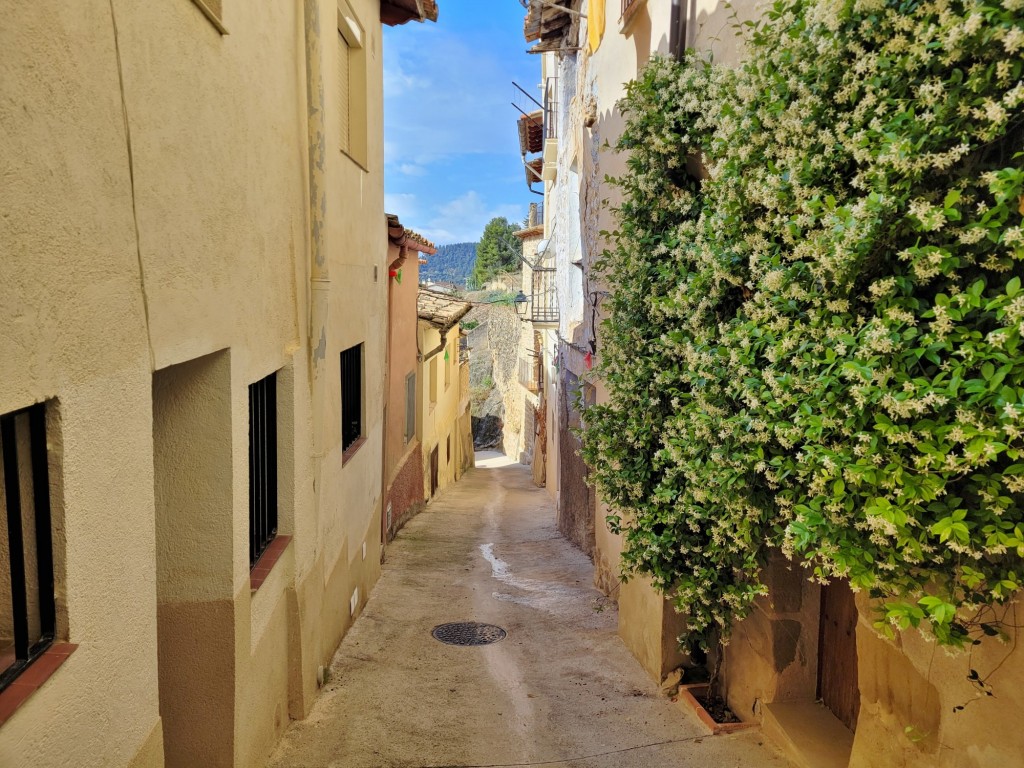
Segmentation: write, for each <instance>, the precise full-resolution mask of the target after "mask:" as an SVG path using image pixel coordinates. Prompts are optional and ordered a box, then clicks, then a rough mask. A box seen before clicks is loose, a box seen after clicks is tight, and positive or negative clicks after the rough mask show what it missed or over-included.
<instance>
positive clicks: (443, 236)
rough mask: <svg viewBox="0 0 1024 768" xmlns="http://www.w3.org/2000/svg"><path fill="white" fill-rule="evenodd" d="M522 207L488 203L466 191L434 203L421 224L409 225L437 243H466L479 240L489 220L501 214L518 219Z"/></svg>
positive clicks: (522, 210)
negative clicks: (432, 210) (439, 202)
mask: <svg viewBox="0 0 1024 768" xmlns="http://www.w3.org/2000/svg"><path fill="white" fill-rule="evenodd" d="M525 210H526V205H525V204H523V205H518V204H500V205H488V204H487V203H486V202H485V201H484V200H483V198H482V197H481V196H480V194H479V193H478V192H476V191H475V190H470V191H469V192H466V193H465V194H464V195H461V196H459V197H456V198H454V199H453V200H449V201H447V202H445V203H442V204H440V205H439V206H437V208H436V210H435V212H434V215H433V216H431V217H430V218H429V221H427V222H426V223H425V224H424V225H420V226H417V225H416V224H415V223H414V224H412V226H413V228H414V229H416V230H417V231H418V232H420V233H421V234H423V235H424V236H426V237H428V238H430V239H431V240H433V241H434V242H437V243H442V244H443V243H468V242H475V241H477V240H479V239H480V235H481V234H483V231H484V227H485V226H486V225H487V222H489V221H490V220H491V219H493V218H495V217H498V216H504V217H505V218H506V219H508V220H509V221H513V222H515V221H520V220H521V219H522V218H523V216H524V214H525Z"/></svg>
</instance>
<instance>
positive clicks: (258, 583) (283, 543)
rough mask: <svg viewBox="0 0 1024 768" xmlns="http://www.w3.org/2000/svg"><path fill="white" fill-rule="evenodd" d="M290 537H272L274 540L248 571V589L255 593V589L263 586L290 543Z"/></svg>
mask: <svg viewBox="0 0 1024 768" xmlns="http://www.w3.org/2000/svg"><path fill="white" fill-rule="evenodd" d="M291 540H292V537H291V536H282V535H280V534H278V535H277V536H275V537H274V540H273V541H272V542H270V544H268V545H267V548H266V549H265V550H264V551H263V554H262V555H260V559H259V560H257V561H256V565H254V566H253V567H252V570H251V571H249V589H251V590H252V591H253V592H255V591H256V590H257V589H259V588H260V587H262V586H263V582H264V581H266V580H267V578H268V577H269V576H270V572H271V571H272V570H273V569H274V566H275V565H276V564H277V561H278V560H280V559H281V555H283V554H284V551H285V550H286V549H287V548H288V545H289V544H290V543H291Z"/></svg>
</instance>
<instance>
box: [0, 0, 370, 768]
mask: <svg viewBox="0 0 1024 768" xmlns="http://www.w3.org/2000/svg"><path fill="white" fill-rule="evenodd" d="M350 4H351V7H352V10H353V11H354V12H355V15H356V17H357V18H358V20H359V22H360V24H361V25H362V27H363V30H364V32H365V35H364V42H365V52H366V62H367V68H366V69H367V78H366V93H367V95H368V99H367V110H366V114H365V121H366V135H367V149H366V153H365V160H362V158H361V162H360V163H358V164H357V163H356V162H354V161H353V160H352V159H351V158H350V157H349V156H348V155H346V154H344V153H343V152H341V151H340V149H339V148H338V147H337V145H336V143H335V142H333V139H332V137H334V136H337V135H338V132H339V131H340V128H339V123H340V112H339V107H338V104H337V102H336V100H334V97H333V96H332V94H335V93H337V88H336V84H335V83H333V81H332V78H333V77H334V76H335V73H336V72H337V66H336V60H335V57H336V56H337V47H336V45H335V43H336V36H337V31H336V27H337V13H338V6H337V3H336V2H334V0H322V1H321V2H320V3H319V4H318V6H317V8H318V17H317V19H316V20H317V21H318V22H319V29H320V32H321V37H322V40H321V42H322V47H321V49H320V50H321V55H322V60H321V61H319V63H318V66H317V67H316V68H315V69H317V70H318V71H320V72H322V77H323V81H324V82H323V86H324V87H323V92H324V94H325V97H326V105H325V110H324V118H325V126H324V128H325V130H324V133H325V136H326V141H325V145H326V147H327V150H328V151H326V152H325V153H324V156H323V161H322V163H320V164H319V167H318V168H317V169H316V174H315V175H318V177H319V178H320V181H321V182H322V184H321V187H320V189H321V193H322V199H323V201H324V203H325V206H324V208H323V209H322V212H321V213H318V214H317V217H318V218H322V221H323V229H322V230H321V231H322V245H323V248H324V252H325V254H326V264H327V265H328V266H329V280H330V282H329V283H320V284H319V287H320V288H322V289H325V290H324V291H323V292H324V294H325V295H326V303H327V306H328V312H327V317H326V322H325V326H324V331H325V333H324V340H325V347H324V348H323V355H322V358H320V362H319V363H318V365H316V366H312V365H311V362H310V357H309V355H308V350H309V349H310V347H311V346H316V341H319V338H317V339H316V340H315V341H314V344H312V345H311V344H310V343H309V327H310V287H311V285H310V247H311V246H310V218H311V215H312V214H311V210H310V204H309V200H310V172H309V170H308V168H309V163H308V155H309V151H308V147H309V135H308V126H307V103H306V93H307V89H306V77H307V69H306V53H305V46H306V24H305V22H304V18H303V4H302V3H291V4H290V3H280V4H271V5H267V6H265V7H262V6H261V7H260V8H259V9H255V8H250V7H249V6H248V5H245V4H227V3H225V16H224V25H225V26H226V27H227V30H228V32H229V34H228V35H227V36H222V35H221V34H220V33H219V31H218V30H217V29H215V28H214V26H213V25H212V24H211V23H210V21H209V20H208V19H207V18H206V17H205V16H204V15H203V14H202V13H201V12H200V11H199V9H198V8H197V6H196V5H195V4H194V3H192V2H190V1H189V0H173V1H172V2H162V3H133V2H128V1H127V0H114V1H113V3H110V2H109V1H108V0H82V1H81V2H76V3H72V4H67V3H57V2H54V1H53V0H43V1H42V2H37V3H29V4H25V3H5V4H4V8H3V10H4V12H5V14H6V19H7V22H6V23H5V24H4V25H2V27H0V50H3V51H4V55H3V56H2V57H0V79H2V81H3V82H4V92H5V100H4V101H3V103H2V104H0V173H2V175H3V178H4V184H3V185H2V187H0V210H2V211H3V212H4V216H3V217H0V249H2V251H3V252H4V253H5V254H7V255H6V256H5V258H3V259H0V329H2V330H0V359H3V361H4V364H5V369H6V370H7V371H8V372H9V373H12V375H8V376H4V377H2V379H0V413H6V412H8V411H10V410H14V409H16V408H20V407H23V406H26V405H29V404H31V403H33V402H36V401H39V400H42V399H53V400H54V402H55V404H54V406H53V408H54V410H53V411H52V412H53V413H59V427H58V428H57V430H58V434H55V435H53V436H52V438H53V439H52V441H51V442H52V444H53V445H56V446H59V455H58V456H56V458H57V459H59V464H60V466H59V470H60V473H59V475H60V482H59V483H58V488H57V490H58V492H59V496H60V498H59V499H58V500H57V501H58V502H59V503H58V504H57V505H56V507H55V520H56V521H57V525H58V526H59V534H58V538H57V545H56V546H57V547H58V549H59V551H58V552H57V560H58V574H57V581H58V584H57V592H58V600H59V603H60V606H61V614H62V616H65V619H64V621H63V625H62V626H61V627H60V628H59V629H60V632H59V634H60V635H61V636H62V637H63V638H66V639H68V640H69V641H70V642H72V643H77V644H78V645H79V648H78V650H77V651H76V652H75V653H74V654H73V655H72V657H71V658H70V659H69V661H68V662H67V663H66V664H65V665H64V666H62V667H61V668H60V669H59V670H58V671H57V672H56V673H55V674H54V675H53V676H52V677H51V679H50V680H49V681H48V682H47V683H46V685H44V686H43V688H42V689H41V690H39V691H38V692H37V693H36V694H34V695H33V696H32V697H31V698H30V699H29V700H28V701H27V702H26V703H25V704H24V705H23V706H22V707H21V708H20V709H19V710H18V712H16V713H15V715H14V716H13V717H12V718H11V719H10V720H9V721H8V722H7V723H5V724H4V725H3V726H2V727H0V764H2V765H32V766H39V767H40V768H45V766H56V765H71V764H73V765H75V766H76V768H78V767H83V768H84V767H86V766H97V767H99V766H103V767H104V768H106V767H108V766H112V767H116V766H126V765H140V766H142V765H147V766H148V765H161V764H162V763H163V755H164V750H163V748H162V747H161V745H162V744H164V745H167V749H168V754H172V753H173V749H174V748H173V746H172V745H171V744H170V742H171V741H173V738H174V734H173V732H168V731H167V730H166V729H165V727H164V723H163V722H162V721H161V720H160V717H159V715H160V707H161V704H162V703H163V705H164V706H169V707H172V708H173V707H178V708H179V709H181V708H185V707H192V708H193V709H194V710H196V711H198V712H199V713H200V715H202V714H203V713H204V712H206V711H207V710H206V709H205V708H207V707H211V708H212V709H211V710H209V711H210V712H213V711H214V710H216V711H217V712H220V713H221V714H219V715H217V716H216V717H212V716H211V717H210V718H208V719H209V720H210V722H219V723H221V724H222V725H223V726H224V728H226V729H227V730H226V731H224V732H222V733H221V734H220V735H221V737H222V739H223V740H224V741H226V742H227V743H228V744H229V745H230V744H231V743H232V742H233V746H234V748H233V749H232V750H230V754H227V755H223V756H220V757H211V759H210V762H209V764H210V765H220V764H225V765H227V764H231V765H236V766H250V765H258V764H260V762H261V760H262V758H263V756H264V755H265V754H266V753H267V752H268V751H269V750H270V748H271V747H272V745H273V743H274V741H275V740H276V738H277V736H278V735H279V734H280V733H281V731H282V729H283V728H284V726H285V725H286V724H287V721H288V717H289V716H292V717H296V716H302V715H304V714H305V713H306V712H307V711H308V709H309V707H310V706H311V702H312V696H313V694H314V693H315V690H316V672H317V667H318V666H319V665H321V664H324V663H326V661H327V660H328V659H329V658H330V655H331V653H332V652H333V650H334V648H335V647H336V646H337V643H338V642H339V640H340V638H341V636H342V634H343V633H344V631H345V630H346V629H347V627H348V626H349V625H350V624H351V621H352V615H350V614H351V612H350V601H351V600H352V599H353V597H354V596H355V595H356V591H357V590H358V596H356V598H355V603H354V604H355V613H358V610H359V608H360V607H361V605H362V604H363V603H364V602H365V599H366V596H367V593H368V591H369V590H370V589H371V588H372V585H373V583H374V581H375V580H376V578H377V575H378V573H379V552H380V522H379V521H380V494H381V464H382V462H381V453H382V450H383V420H382V412H383V396H384V395H383V391H382V390H383V386H382V382H383V373H384V341H385V339H384V334H385V333H386V327H387V322H386V293H385V291H386V266H387V265H386V230H385V227H384V216H383V189H382V171H383V168H382V166H383V148H382V138H381V136H382V131H381V124H382V106H381V95H380V94H381V88H382V66H381V49H380V48H381V32H380V24H379V3H377V2H375V0H351V3H350ZM112 10H113V14H114V16H113V17H112ZM115 18H116V36H115ZM315 26H316V25H314V27H315ZM126 120H127V122H126ZM129 137H130V153H129ZM367 222H380V225H379V226H367ZM359 343H362V344H363V345H364V352H363V385H364V390H363V391H364V404H363V432H364V436H365V443H364V444H363V445H362V447H361V448H360V449H359V450H358V451H357V452H356V453H355V454H354V455H353V456H352V457H351V458H350V459H349V460H348V461H346V462H345V463H344V465H343V464H342V460H341V459H342V457H341V445H340V394H339V393H340V371H339V364H338V360H339V354H340V352H341V351H342V350H344V349H346V348H348V347H350V346H353V345H355V344H359ZM213 353H222V354H226V355H227V357H226V358H225V360H224V361H223V366H224V368H223V372H222V373H223V375H222V376H221V377H220V378H219V379H218V382H219V385H218V386H219V387H220V388H219V390H218V393H219V397H220V398H222V403H223V409H222V410H221V411H220V412H219V414H220V415H219V416H218V418H217V419H216V420H214V421H212V422H210V423H207V424H206V427H207V428H208V430H211V431H212V430H217V433H216V434H217V438H218V440H220V441H221V443H222V445H223V448H222V451H221V453H220V454H219V455H220V456H221V457H222V459H223V463H222V464H220V465H218V473H217V475H216V477H215V478H211V479H210V482H215V483H216V484H218V485H219V486H220V489H219V491H218V494H219V495H218V496H216V497H210V498H214V500H215V504H214V506H213V507H211V514H213V515H219V517H217V520H218V524H217V525H216V526H214V527H212V528H209V529H201V528H197V527H190V528H188V529H187V530H186V531H185V532H184V535H185V536H186V538H190V540H191V541H192V542H193V544H194V546H193V547H192V549H191V550H189V552H190V553H191V554H190V555H188V556H189V557H191V560H189V559H187V558H186V559H181V557H179V556H178V555H174V556H173V557H172V556H171V555H169V554H168V552H169V550H167V549H161V548H160V547H159V546H158V536H157V518H158V514H157V503H156V500H155V499H156V494H155V488H158V487H159V482H158V478H157V477H156V476H155V474H154V465H155V457H156V456H158V455H160V453H161V452H163V453H164V454H169V453H171V452H173V451H174V450H175V445H177V446H178V448H180V449H181V450H186V451H188V450H195V451H196V455H198V452H199V449H198V448H196V447H195V446H190V445H188V444H181V443H175V442H174V441H173V440H171V441H168V442H161V441H162V440H163V438H162V437H161V435H160V434H159V433H155V432H154V418H153V417H154V398H158V399H160V401H161V402H164V400H163V399H162V398H163V395H158V394H156V393H155V390H154V372H156V371H169V370H172V368H171V367H172V366H178V365H180V364H183V363H184V364H189V361H193V360H196V359H198V358H201V357H203V356H206V355H211V354H213ZM274 371H279V374H278V380H279V400H278V410H279V441H280V445H279V454H280V468H279V481H280V511H279V514H280V532H281V533H285V534H290V535H292V536H293V537H294V539H293V541H292V543H291V545H290V546H289V548H288V549H287V550H286V552H285V554H284V555H283V556H282V558H281V560H280V561H279V562H278V564H277V565H276V567H275V569H274V571H273V573H272V574H271V577H270V578H269V579H268V580H267V581H266V582H265V583H264V584H263V586H262V587H261V588H260V590H259V591H258V592H256V593H252V592H251V590H250V586H249V560H248V394H247V387H248V385H249V384H251V383H253V382H254V381H256V380H258V379H260V378H262V377H264V376H266V375H268V374H270V373H272V372H274ZM314 371H316V372H317V373H318V376H317V379H319V380H320V381H322V382H323V384H322V386H319V388H318V387H314V385H313V380H314V379H313V377H312V375H311V374H312V372H314ZM174 378H175V377H173V376H171V378H169V379H168V380H167V381H169V382H171V383H172V384H173V383H174ZM313 393H316V394H315V395H314V394H313ZM314 427H315V428H314ZM51 458H52V459H53V458H54V457H53V456H51ZM156 464H157V466H160V464H159V462H156ZM182 477H183V480H182V485H181V486H180V487H179V488H178V489H177V491H178V494H179V495H182V496H186V495H188V493H189V490H190V486H191V487H194V488H195V489H196V490H198V491H202V492H203V493H204V494H205V493H206V491H207V490H208V488H209V484H208V483H207V480H206V479H204V478H203V477H202V475H201V474H196V473H195V472H194V471H190V470H188V469H187V467H186V471H185V472H184V474H183V475H182ZM314 488H315V491H314ZM166 532H167V534H168V535H169V536H171V537H172V538H173V536H174V535H176V534H181V533H182V532H181V531H175V529H174V528H173V526H171V527H169V528H167V531H166ZM166 541H167V540H166V539H165V542H166ZM364 543H365V544H366V548H365V554H364V546H363V545H364ZM214 552H216V553H218V554H217V556H216V557H210V555H211V553H214ZM190 562H191V565H189V563H190ZM158 563H167V564H170V565H172V566H173V565H174V564H177V565H178V566H179V567H178V568H177V569H175V568H173V567H172V568H169V569H167V570H166V571H163V572H162V573H163V574H164V575H163V576H161V577H160V579H159V580H158V575H159V574H160V573H161V570H160V568H158ZM204 574H205V575H204ZM207 576H208V578H207ZM159 595H163V596H164V597H162V598H160V599H159V601H158V596H159ZM158 603H159V605H160V609H159V610H158ZM158 616H161V617H163V619H167V620H168V621H167V622H164V621H163V619H160V620H159V621H158ZM197 617H198V618H200V619H201V620H203V621H206V622H208V625H207V626H208V627H209V626H215V627H217V632H216V633H215V634H216V642H215V643H212V644H211V646H210V647H211V648H212V649H213V650H212V651H211V658H210V659H209V663H210V668H211V670H212V669H214V668H216V669H217V672H216V676H217V679H218V680H222V681H223V685H219V684H218V685H217V686H213V689H215V690H216V696H212V695H211V689H210V688H209V687H207V688H202V687H199V686H198V685H194V684H190V685H189V686H183V687H181V688H178V689H176V690H171V689H167V690H165V691H164V692H165V694H166V696H167V697H168V698H167V700H166V701H164V702H162V701H161V696H160V693H161V690H160V686H159V680H158V664H157V659H158V648H161V649H163V651H164V652H165V653H168V654H170V656H171V657H175V656H176V657H177V658H179V659H182V658H184V655H185V654H186V653H187V650H186V649H185V648H184V647H181V644H182V643H183V642H184V641H185V639H186V638H185V636H184V635H182V634H181V629H180V628H181V627H182V626H184V625H186V624H187V623H188V622H189V621H193V620H195V619H196V618H197ZM176 626H177V627H178V629H175V628H174V627H176ZM160 627H163V630H162V632H163V634H162V635H161V631H160V630H159V628H160ZM176 647H181V649H180V650H175V648H176ZM220 717H223V718H227V720H226V721H221V720H217V718H220ZM172 730H173V729H172ZM225 733H230V734H233V737H232V736H230V735H228V736H225V735H224V734H225ZM178 737H179V738H180V734H179V736H178Z"/></svg>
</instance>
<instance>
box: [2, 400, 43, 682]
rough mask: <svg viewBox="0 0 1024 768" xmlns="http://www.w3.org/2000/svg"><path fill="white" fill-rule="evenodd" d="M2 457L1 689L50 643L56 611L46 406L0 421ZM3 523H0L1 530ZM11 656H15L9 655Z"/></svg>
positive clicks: (6, 415)
mask: <svg viewBox="0 0 1024 768" xmlns="http://www.w3.org/2000/svg"><path fill="white" fill-rule="evenodd" d="M0 455H2V461H3V465H2V466H3V473H2V474H3V492H4V495H3V499H4V504H3V505H2V506H0V512H2V513H3V517H4V519H5V520H6V528H7V536H6V538H7V552H6V557H4V558H3V560H5V561H6V562H2V561H0V567H6V570H7V573H6V574H5V577H6V579H9V581H10V592H9V593H8V594H7V596H6V598H0V599H4V602H6V601H7V600H9V601H10V602H9V603H8V605H9V607H10V612H9V613H8V615H7V617H6V618H7V619H8V620H10V622H11V624H10V625H9V626H10V630H11V632H12V634H13V636H14V647H13V648H11V649H5V648H0V650H3V651H4V653H3V655H2V657H0V658H3V659H4V661H2V662H0V664H4V663H6V664H7V666H6V667H2V666H0V690H3V689H4V688H6V687H7V686H8V685H10V684H11V683H12V682H13V681H14V680H15V679H16V678H17V677H18V675H20V674H21V673H22V672H23V671H24V670H25V668H26V667H28V665H29V664H31V663H32V662H33V661H35V660H36V659H37V658H39V656H41V655H42V654H43V652H44V651H45V650H46V649H47V648H49V647H50V646H51V645H52V644H53V639H54V637H55V635H56V628H57V606H56V600H55V598H54V585H53V529H52V527H51V525H52V522H51V519H50V480H49V460H48V457H47V452H46V405H45V404H43V403H40V404H38V405H33V406H32V407H30V408H25V409H24V410H20V411H15V412H13V413H5V414H4V415H3V416H0ZM2 524H3V521H0V525H2ZM10 651H13V654H10V655H8V654H9V653H10Z"/></svg>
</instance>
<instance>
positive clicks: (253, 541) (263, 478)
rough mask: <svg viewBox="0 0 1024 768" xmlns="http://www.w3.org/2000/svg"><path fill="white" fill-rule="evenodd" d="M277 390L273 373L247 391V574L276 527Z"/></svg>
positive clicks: (278, 512) (256, 564)
mask: <svg viewBox="0 0 1024 768" xmlns="http://www.w3.org/2000/svg"><path fill="white" fill-rule="evenodd" d="M277 390H278V387H277V371H274V372H273V373H271V374H270V375H268V376H264V377H263V378H262V379H260V380H259V381H255V382H253V383H252V384H250V385H249V390H248V392H249V570H250V571H252V570H253V569H255V568H256V567H257V566H258V565H259V563H260V558H262V557H263V556H264V555H265V554H266V552H267V550H268V549H269V548H270V545H271V544H272V543H273V542H274V540H275V539H276V538H277V535H278V531H279V526H280V494H279V487H278V463H279V462H278V439H277V438H278V434H277V433H278V425H277V405H278V403H277Z"/></svg>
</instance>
